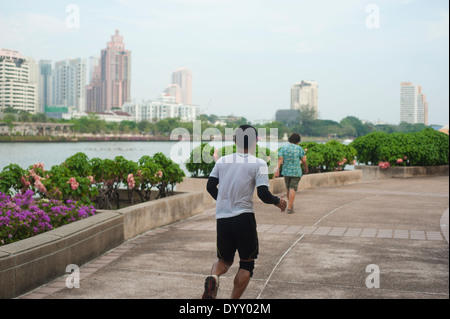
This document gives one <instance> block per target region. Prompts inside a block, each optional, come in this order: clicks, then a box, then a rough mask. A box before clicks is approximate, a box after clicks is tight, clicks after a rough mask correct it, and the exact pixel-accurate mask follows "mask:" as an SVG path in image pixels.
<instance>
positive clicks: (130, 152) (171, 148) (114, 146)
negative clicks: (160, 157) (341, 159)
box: [0, 141, 285, 176]
mask: <svg viewBox="0 0 450 319" xmlns="http://www.w3.org/2000/svg"><path fill="white" fill-rule="evenodd" d="M232 143H233V142H231V141H226V142H221V141H213V142H211V143H210V144H211V145H212V146H214V147H222V146H224V145H230V144H232ZM284 144H285V142H280V143H278V145H277V144H276V143H275V144H274V145H273V146H274V147H275V149H276V148H277V147H280V146H282V145H284ZM193 145H194V143H191V142H178V141H167V142H70V143H56V142H49V143H31V142H30V143H0V172H1V171H2V170H3V168H4V167H5V166H7V165H9V164H18V165H19V166H20V167H22V168H23V169H26V168H28V167H29V166H30V165H33V164H36V163H44V165H45V169H46V170H50V168H51V167H52V166H53V165H59V164H61V163H62V162H64V161H65V160H66V159H67V158H68V157H70V156H72V155H74V154H76V153H78V152H83V153H85V154H86V155H87V156H88V157H89V159H92V158H95V157H99V158H102V159H114V158H115V157H116V156H123V157H125V158H126V159H127V160H132V161H138V160H139V159H140V158H141V157H142V156H144V155H149V156H152V155H154V154H155V153H158V152H161V153H163V154H164V155H166V156H169V157H171V158H172V159H173V160H174V161H175V162H177V163H181V162H182V161H183V162H184V161H185V160H187V159H188V158H189V154H190V150H191V149H192V147H193ZM261 146H266V147H267V145H265V144H264V143H262V144H261ZM270 148H271V149H273V148H272V147H270ZM174 154H175V156H174ZM180 167H181V168H182V169H183V170H184V171H185V172H186V173H187V171H186V167H185V165H184V164H182V163H181V164H180ZM187 176H189V174H187Z"/></svg>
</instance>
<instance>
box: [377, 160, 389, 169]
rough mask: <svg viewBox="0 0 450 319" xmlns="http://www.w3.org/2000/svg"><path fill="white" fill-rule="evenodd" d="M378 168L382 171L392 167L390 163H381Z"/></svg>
mask: <svg viewBox="0 0 450 319" xmlns="http://www.w3.org/2000/svg"><path fill="white" fill-rule="evenodd" d="M378 166H379V167H380V168H381V169H388V168H389V167H391V164H390V163H389V162H380V163H379V164H378Z"/></svg>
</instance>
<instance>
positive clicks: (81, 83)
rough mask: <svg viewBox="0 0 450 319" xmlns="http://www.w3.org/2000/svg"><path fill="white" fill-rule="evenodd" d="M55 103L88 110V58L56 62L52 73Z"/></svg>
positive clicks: (53, 99)
mask: <svg viewBox="0 0 450 319" xmlns="http://www.w3.org/2000/svg"><path fill="white" fill-rule="evenodd" d="M52 87H53V95H52V102H53V104H54V105H58V106H67V107H69V108H71V109H73V110H76V111H78V112H84V111H86V60H85V59H73V60H62V61H58V62H56V63H55V67H54V69H53V73H52Z"/></svg>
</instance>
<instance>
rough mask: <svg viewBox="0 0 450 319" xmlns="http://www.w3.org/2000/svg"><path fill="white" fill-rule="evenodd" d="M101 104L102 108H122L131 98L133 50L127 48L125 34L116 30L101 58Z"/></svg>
mask: <svg viewBox="0 0 450 319" xmlns="http://www.w3.org/2000/svg"><path fill="white" fill-rule="evenodd" d="M100 67H101V78H100V79H101V105H100V109H101V110H102V111H103V110H111V109H113V108H121V107H122V105H123V104H124V103H125V102H128V101H129V100H130V84H131V52H130V51H127V50H125V44H124V42H123V36H121V35H119V30H116V33H115V35H113V36H112V37H111V41H110V42H108V43H107V47H106V49H103V50H102V53H101V60H100Z"/></svg>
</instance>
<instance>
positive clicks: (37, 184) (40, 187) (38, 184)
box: [34, 180, 47, 193]
mask: <svg viewBox="0 0 450 319" xmlns="http://www.w3.org/2000/svg"><path fill="white" fill-rule="evenodd" d="M34 186H35V187H36V188H37V189H38V190H39V192H41V193H47V189H46V188H45V186H44V184H42V182H41V181H40V180H38V181H36V182H34Z"/></svg>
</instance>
